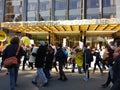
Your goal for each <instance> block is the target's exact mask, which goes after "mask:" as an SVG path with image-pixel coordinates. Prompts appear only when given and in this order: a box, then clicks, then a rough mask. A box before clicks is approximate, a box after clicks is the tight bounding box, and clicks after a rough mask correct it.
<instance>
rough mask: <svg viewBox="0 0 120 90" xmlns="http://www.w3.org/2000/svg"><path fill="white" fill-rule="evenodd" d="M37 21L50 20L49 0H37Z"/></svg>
mask: <svg viewBox="0 0 120 90" xmlns="http://www.w3.org/2000/svg"><path fill="white" fill-rule="evenodd" d="M39 19H40V21H42V20H45V21H47V20H51V0H39Z"/></svg>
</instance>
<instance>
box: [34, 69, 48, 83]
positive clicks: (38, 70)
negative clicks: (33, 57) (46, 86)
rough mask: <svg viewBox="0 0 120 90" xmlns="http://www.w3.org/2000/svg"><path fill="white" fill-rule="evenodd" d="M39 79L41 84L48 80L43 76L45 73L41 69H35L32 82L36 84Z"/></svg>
mask: <svg viewBox="0 0 120 90" xmlns="http://www.w3.org/2000/svg"><path fill="white" fill-rule="evenodd" d="M39 77H41V79H42V82H43V83H47V82H48V80H47V78H46V76H45V73H44V72H43V68H37V74H36V76H35V78H34V80H33V81H34V82H37V80H38V78H39Z"/></svg>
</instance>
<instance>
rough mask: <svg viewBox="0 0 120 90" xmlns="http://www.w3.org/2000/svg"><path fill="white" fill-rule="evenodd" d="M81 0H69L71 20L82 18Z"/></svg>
mask: <svg viewBox="0 0 120 90" xmlns="http://www.w3.org/2000/svg"><path fill="white" fill-rule="evenodd" d="M80 7H81V0H69V20H75V19H80V10H81V8H80Z"/></svg>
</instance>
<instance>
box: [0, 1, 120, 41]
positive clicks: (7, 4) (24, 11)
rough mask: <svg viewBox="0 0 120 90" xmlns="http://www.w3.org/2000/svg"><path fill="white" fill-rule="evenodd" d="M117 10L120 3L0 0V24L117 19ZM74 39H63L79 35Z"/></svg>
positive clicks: (119, 7)
mask: <svg viewBox="0 0 120 90" xmlns="http://www.w3.org/2000/svg"><path fill="white" fill-rule="evenodd" d="M119 9H120V0H0V22H19V21H57V20H83V19H102V18H107V19H110V18H120V12H119ZM74 36H75V37H74V38H72V37H73V36H71V35H66V38H68V39H69V38H71V42H72V41H75V40H77V41H79V40H80V38H79V37H80V35H79V33H78V34H76V35H74ZM43 37H44V35H43ZM54 37H55V38H56V39H59V40H60V38H61V39H62V38H63V37H65V36H58V35H54ZM44 38H45V37H44ZM47 38H48V35H47V37H46V39H47Z"/></svg>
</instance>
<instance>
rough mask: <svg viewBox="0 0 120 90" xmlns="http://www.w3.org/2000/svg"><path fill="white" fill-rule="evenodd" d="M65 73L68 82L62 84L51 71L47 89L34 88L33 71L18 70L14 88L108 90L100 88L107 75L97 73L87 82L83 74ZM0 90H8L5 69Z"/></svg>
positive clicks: (41, 88) (43, 88)
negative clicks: (16, 85) (16, 84)
mask: <svg viewBox="0 0 120 90" xmlns="http://www.w3.org/2000/svg"><path fill="white" fill-rule="evenodd" d="M65 72H66V75H67V77H68V81H65V82H64V81H59V80H57V78H58V74H57V73H56V72H55V71H54V69H53V71H52V78H51V80H50V81H49V85H48V86H47V87H41V86H39V87H36V86H34V85H33V84H32V83H31V81H32V79H33V77H34V75H35V70H33V71H31V70H29V69H27V70H26V71H22V70H20V71H19V78H18V87H16V90H109V87H108V88H106V89H103V88H101V86H100V85H101V84H102V83H103V82H105V80H106V77H107V73H105V74H104V75H103V76H101V75H100V73H99V72H96V73H95V74H94V75H92V74H91V75H90V79H89V80H88V81H84V79H83V78H84V77H85V75H84V74H78V73H77V71H76V72H75V73H71V72H70V70H69V69H67V70H65ZM40 83H41V80H39V84H40ZM0 90H9V75H6V70H5V69H3V70H2V71H1V72H0Z"/></svg>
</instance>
